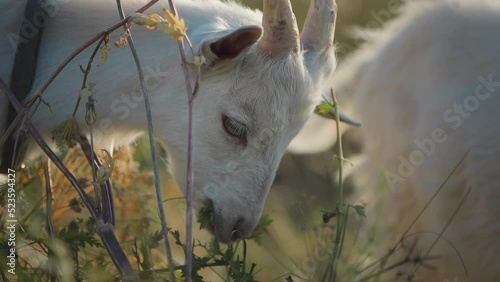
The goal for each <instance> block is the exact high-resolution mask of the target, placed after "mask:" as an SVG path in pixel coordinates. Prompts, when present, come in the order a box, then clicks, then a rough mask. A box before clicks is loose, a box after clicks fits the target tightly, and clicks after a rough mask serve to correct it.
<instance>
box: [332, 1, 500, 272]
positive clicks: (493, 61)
mask: <svg viewBox="0 0 500 282" xmlns="http://www.w3.org/2000/svg"><path fill="white" fill-rule="evenodd" d="M437 2H438V3H430V2H426V3H425V4H424V3H422V2H420V3H415V4H408V5H407V7H405V9H404V11H403V12H402V14H401V15H400V16H398V18H397V19H395V20H393V21H392V22H390V23H389V24H388V25H387V26H386V27H384V28H383V29H382V30H380V31H379V32H377V33H375V34H374V37H373V38H372V39H371V40H369V42H368V43H367V44H365V45H364V46H363V47H362V49H361V50H360V51H358V52H356V53H355V54H354V55H352V56H350V57H348V58H347V59H346V60H345V62H343V64H340V65H339V68H338V70H337V72H336V74H335V77H334V84H333V85H334V88H335V89H336V93H337V95H338V97H339V100H340V102H341V105H342V106H344V107H343V108H344V110H346V111H348V112H350V113H351V114H352V115H353V117H354V118H357V119H358V120H360V121H361V122H362V124H363V126H362V128H361V130H362V133H363V141H364V154H365V156H366V161H365V162H364V164H362V165H361V166H359V167H358V168H357V169H356V170H357V172H356V176H355V178H357V180H358V182H359V187H360V188H359V189H360V190H361V191H360V193H361V194H360V197H361V199H362V201H364V202H366V203H367V204H368V210H369V212H368V213H367V214H368V217H369V218H371V222H372V223H374V221H375V220H374V218H375V217H378V218H380V219H382V220H381V221H379V222H376V224H377V226H378V228H377V230H380V234H379V235H380V239H381V241H380V243H381V244H377V245H376V246H377V248H378V250H379V252H378V255H382V254H384V253H386V252H387V251H388V248H389V247H390V246H392V245H393V244H394V243H395V242H396V241H397V239H399V236H401V234H402V232H403V231H404V230H405V229H406V228H407V227H408V226H409V224H410V223H411V221H412V220H413V219H414V218H415V216H416V215H417V213H418V212H419V211H420V210H422V208H423V206H424V205H425V204H426V203H427V201H429V199H430V197H431V196H432V195H433V194H434V193H435V191H436V190H437V189H438V187H439V186H440V184H441V183H442V182H443V181H444V180H445V179H446V177H447V176H448V174H449V173H450V172H451V170H452V169H453V167H454V166H455V165H457V164H458V162H459V160H460V159H461V158H462V157H463V156H464V154H465V153H466V152H467V151H469V153H468V155H467V157H466V158H465V160H464V162H463V163H462V165H461V166H460V167H459V169H458V170H457V172H456V173H455V174H454V175H453V176H452V177H451V179H450V180H449V181H448V182H447V184H446V186H445V187H444V188H443V190H442V191H441V192H440V194H439V196H438V197H437V198H436V199H435V200H434V201H433V202H432V204H431V205H430V206H429V208H428V209H427V210H426V212H425V213H424V215H423V217H422V219H421V220H419V221H418V223H417V225H416V226H415V227H414V229H413V230H412V231H411V232H410V233H418V232H435V234H426V235H420V236H418V238H419V242H418V244H419V252H420V254H422V255H423V254H424V253H425V252H426V251H427V249H428V248H429V247H430V245H431V243H432V242H433V241H434V240H435V239H436V237H437V235H436V234H438V233H439V232H440V231H441V230H442V228H444V226H445V225H446V223H447V222H448V221H449V220H450V218H451V216H452V213H453V211H454V210H455V208H456V207H457V206H458V205H459V202H460V200H461V199H462V197H464V195H465V193H466V191H467V190H468V189H469V188H471V189H472V190H471V193H470V195H469V196H468V197H467V199H466V201H465V203H464V204H463V206H462V207H461V209H460V211H459V213H458V214H457V216H456V217H455V218H454V220H453V221H452V222H451V224H450V226H449V227H448V228H447V230H446V232H445V233H444V236H445V237H446V238H447V239H448V240H450V241H451V242H452V243H453V244H454V246H455V247H456V248H457V249H458V251H459V252H460V254H461V255H462V257H463V259H464V262H465V265H466V267H467V270H468V273H469V276H468V277H466V275H465V272H464V269H463V267H462V265H461V263H460V259H459V258H458V256H457V255H456V253H455V251H454V250H453V248H452V247H451V246H450V245H449V244H448V243H446V242H444V240H440V241H439V243H438V244H437V245H436V247H435V248H434V249H433V251H432V253H431V255H433V256H436V255H437V256H439V259H438V260H433V261H429V264H431V265H435V266H436V267H437V270H436V271H430V270H427V269H425V268H421V271H422V272H421V276H420V278H422V280H421V281H474V282H475V281H500V271H499V270H500V240H499V238H500V164H499V161H498V160H499V159H500V122H499V121H500V96H499V95H500V83H499V82H500V51H499V50H500V28H499V27H500V5H499V4H498V2H496V1H478V0H470V1H441V2H439V1H437ZM488 76H492V80H493V81H495V82H496V85H495V86H493V88H492V91H491V95H490V97H488V98H485V99H484V100H478V101H479V105H478V107H477V110H475V111H473V112H470V116H468V117H467V118H460V120H461V124H460V125H459V124H458V119H459V118H458V114H456V113H454V112H451V113H450V112H449V111H448V110H449V109H451V110H452V111H453V106H454V104H463V103H464V101H468V102H471V101H472V100H471V99H474V98H471V97H472V96H474V95H475V93H476V91H478V89H479V91H480V94H483V95H485V93H486V92H487V91H488V90H487V87H485V86H484V84H483V83H482V82H481V78H479V77H483V78H486V79H488ZM481 85H483V86H481ZM478 87H479V88H478ZM466 99H468V100H466ZM445 113H446V114H445ZM443 115H446V116H445V117H444V116H443ZM454 127H455V128H454ZM439 129H441V130H443V132H444V133H443V134H444V135H446V136H447V139H446V141H445V142H444V143H435V149H434V152H432V153H430V154H429V156H425V158H424V161H423V163H422V164H418V162H414V163H416V164H417V165H414V166H413V167H414V173H413V174H412V175H411V176H408V177H403V178H404V179H403V182H398V181H394V178H388V175H389V174H388V173H389V172H392V173H394V175H398V174H400V175H401V173H399V172H398V166H400V163H401V162H402V161H401V160H400V159H398V157H400V156H401V157H402V158H404V159H406V160H409V155H410V154H411V153H412V152H416V151H418V150H420V151H422V150H421V149H419V147H418V146H417V145H416V143H415V140H419V141H422V140H424V139H428V138H432V136H433V133H432V132H433V130H434V131H435V132H437V133H434V134H438V133H439ZM436 130H437V131H436ZM438 139H439V138H438ZM428 146H429V145H428ZM429 148H430V146H429ZM416 154H418V153H414V157H415V156H416ZM415 160H416V159H415ZM403 174H404V173H403ZM394 175H392V176H394ZM383 187H386V188H389V189H382V190H381V189H377V188H383ZM376 207H379V209H376ZM415 238H416V237H411V238H409V239H408V240H407V241H406V245H411V242H412V240H413V239H415ZM410 269H412V268H410ZM445 279H448V280H445ZM455 279H457V280H455Z"/></svg>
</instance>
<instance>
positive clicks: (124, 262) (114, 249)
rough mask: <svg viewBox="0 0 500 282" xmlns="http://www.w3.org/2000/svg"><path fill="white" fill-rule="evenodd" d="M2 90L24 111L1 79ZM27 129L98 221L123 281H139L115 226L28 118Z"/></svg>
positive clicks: (107, 248)
mask: <svg viewBox="0 0 500 282" xmlns="http://www.w3.org/2000/svg"><path fill="white" fill-rule="evenodd" d="M0 90H1V91H2V92H4V93H5V94H6V95H7V98H8V99H9V101H10V103H11V104H12V105H13V106H14V108H15V109H16V111H17V112H18V113H20V112H21V111H22V109H23V108H22V106H21V104H20V103H19V101H17V99H16V96H15V95H14V93H12V91H10V89H9V87H8V86H7V84H6V83H5V82H4V81H3V79H1V78H0ZM24 123H25V124H26V125H27V127H28V131H29V133H30V135H31V136H32V137H33V139H34V140H35V142H36V143H37V144H38V145H39V146H40V148H41V149H42V151H43V152H44V153H45V154H46V155H47V157H49V159H50V160H51V161H52V162H53V163H54V164H55V165H56V166H57V168H58V169H59V170H60V171H61V172H62V173H63V175H64V176H66V178H67V179H68V180H69V182H70V183H71V185H73V187H75V189H76V191H77V192H78V194H79V195H80V197H81V198H82V200H83V202H84V204H85V206H86V207H87V209H88V210H89V213H90V215H91V216H92V217H93V218H94V219H95V220H96V222H97V224H98V226H99V236H100V237H101V239H102V242H103V244H104V246H105V247H106V250H107V251H108V253H109V254H110V256H111V259H112V260H113V262H114V263H115V266H116V267H117V268H118V270H119V271H120V273H121V275H122V280H124V281H135V280H137V279H138V277H137V276H136V274H135V272H134V270H133V268H132V265H131V264H130V262H129V261H128V258H127V256H126V255H125V252H124V251H123V249H122V248H121V247H120V244H119V243H118V240H117V239H116V235H115V234H114V232H112V231H113V226H112V225H110V224H103V222H102V219H101V215H100V214H99V213H98V212H97V210H96V207H95V204H94V203H93V202H92V199H91V198H90V197H89V195H87V193H86V192H85V190H84V189H83V187H82V186H81V185H80V183H79V182H78V180H77V179H76V178H75V176H74V175H73V174H72V173H71V172H70V171H69V170H68V168H67V167H66V166H65V165H64V164H63V163H62V161H61V159H60V158H59V157H58V156H57V155H56V154H55V153H54V151H52V149H51V148H50V147H49V145H48V144H47V142H45V140H44V139H43V137H42V135H41V134H40V132H39V131H38V130H37V129H36V128H35V126H34V125H33V123H32V122H31V120H30V119H29V118H28V117H27V118H26V119H25V122H24Z"/></svg>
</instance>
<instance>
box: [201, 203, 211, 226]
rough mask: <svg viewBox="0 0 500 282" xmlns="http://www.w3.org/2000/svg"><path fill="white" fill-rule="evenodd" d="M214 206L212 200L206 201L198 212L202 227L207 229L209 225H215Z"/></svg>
mask: <svg viewBox="0 0 500 282" xmlns="http://www.w3.org/2000/svg"><path fill="white" fill-rule="evenodd" d="M213 209H214V207H213V205H212V203H211V202H206V203H205V204H204V205H203V206H202V207H201V209H200V211H199V212H198V223H199V224H200V229H206V228H207V227H210V226H213V225H214V211H213Z"/></svg>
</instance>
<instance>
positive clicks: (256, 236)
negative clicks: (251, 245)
mask: <svg viewBox="0 0 500 282" xmlns="http://www.w3.org/2000/svg"><path fill="white" fill-rule="evenodd" d="M272 222H273V220H272V219H271V218H270V217H269V216H268V215H263V216H262V217H261V218H260V220H259V223H258V224H257V226H256V227H255V229H254V230H253V232H252V234H251V235H250V236H249V237H248V239H253V240H255V242H256V243H257V244H260V243H261V242H260V236H261V235H262V234H264V233H266V231H267V227H269V225H271V223H272Z"/></svg>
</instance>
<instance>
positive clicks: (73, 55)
mask: <svg viewBox="0 0 500 282" xmlns="http://www.w3.org/2000/svg"><path fill="white" fill-rule="evenodd" d="M156 2H158V0H151V1H150V2H148V3H147V4H146V5H144V6H142V7H141V8H140V9H138V10H137V11H136V12H137V13H142V12H144V11H145V10H147V9H149V8H150V7H151V6H153V4H155V3H156ZM127 23H128V18H127V19H123V20H121V21H119V22H118V23H116V24H114V25H113V26H111V27H109V28H107V29H106V30H104V31H103V32H100V33H99V34H97V35H96V36H94V37H92V38H91V39H90V40H88V41H87V42H85V43H84V44H83V45H81V46H80V47H78V49H76V50H75V51H73V53H71V54H70V55H69V56H68V57H67V58H66V59H65V60H64V61H63V62H62V63H61V64H60V65H59V67H57V69H56V70H55V71H54V72H53V73H52V74H51V75H50V77H49V79H48V80H47V81H46V82H45V83H44V84H43V86H42V87H41V88H40V89H39V90H37V91H36V94H35V95H33V97H31V98H30V99H29V100H28V101H27V102H26V103H25V106H24V108H22V109H21V110H18V111H17V112H18V116H19V115H20V116H21V117H20V118H16V120H15V125H14V127H15V128H17V127H18V124H19V122H20V121H21V120H22V117H24V116H25V115H26V113H27V112H28V111H29V110H30V109H31V107H32V106H33V104H34V103H35V101H37V100H39V101H43V100H42V94H43V93H44V92H45V90H46V89H47V87H49V85H50V84H51V83H52V82H53V81H54V79H55V78H56V77H57V76H58V75H59V73H61V71H62V70H63V69H64V68H65V67H66V66H67V65H68V64H69V63H70V62H71V61H73V59H74V58H76V56H78V55H79V54H80V53H81V52H83V51H84V50H86V49H87V48H88V47H90V46H92V44H94V43H95V42H96V41H97V40H99V39H101V38H104V37H106V36H107V35H108V34H110V33H112V32H113V31H115V30H117V29H118V28H120V27H121V26H123V25H124V24H127Z"/></svg>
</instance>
